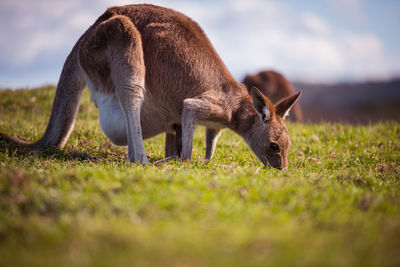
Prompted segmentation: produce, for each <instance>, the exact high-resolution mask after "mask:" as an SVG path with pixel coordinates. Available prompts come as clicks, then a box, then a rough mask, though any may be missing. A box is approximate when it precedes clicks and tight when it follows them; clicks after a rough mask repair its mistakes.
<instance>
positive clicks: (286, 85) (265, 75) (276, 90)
mask: <svg viewBox="0 0 400 267" xmlns="http://www.w3.org/2000/svg"><path fill="white" fill-rule="evenodd" d="M243 83H244V85H246V88H247V90H249V92H250V91H251V88H252V87H257V88H258V89H259V90H260V92H261V93H263V94H264V95H265V96H267V97H268V98H269V99H270V100H271V101H272V103H276V102H278V101H279V100H280V99H282V98H284V97H287V96H290V95H292V94H293V93H294V89H293V86H292V85H291V84H290V82H289V81H288V80H287V79H285V77H284V76H283V75H282V74H280V73H279V72H276V71H271V70H270V71H261V72H259V73H258V74H255V75H251V74H249V75H246V77H245V78H244V80H243ZM288 117H289V119H291V120H293V121H297V122H303V112H302V111H301V107H300V104H299V103H296V104H294V106H293V107H292V109H291V111H290V116H288Z"/></svg>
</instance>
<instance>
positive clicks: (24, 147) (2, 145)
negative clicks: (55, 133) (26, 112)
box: [0, 133, 101, 162]
mask: <svg viewBox="0 0 400 267" xmlns="http://www.w3.org/2000/svg"><path fill="white" fill-rule="evenodd" d="M29 144H30V143H29V142H26V141H23V140H21V139H19V138H17V137H13V136H9V135H6V134H2V133H0V153H4V154H8V155H9V156H17V157H20V158H21V157H24V156H28V155H36V156H39V157H43V158H48V159H58V160H65V161H69V160H75V161H82V162H88V161H90V162H99V161H101V158H99V157H94V156H90V155H89V154H88V153H86V152H81V151H71V152H69V151H65V150H62V149H60V148H56V147H51V148H46V149H36V148H32V147H31V146H29Z"/></svg>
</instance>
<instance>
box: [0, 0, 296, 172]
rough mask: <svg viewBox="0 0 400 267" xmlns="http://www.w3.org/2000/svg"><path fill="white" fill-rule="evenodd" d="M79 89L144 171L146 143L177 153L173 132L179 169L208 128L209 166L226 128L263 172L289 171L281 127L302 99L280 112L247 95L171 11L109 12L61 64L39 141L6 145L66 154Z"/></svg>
mask: <svg viewBox="0 0 400 267" xmlns="http://www.w3.org/2000/svg"><path fill="white" fill-rule="evenodd" d="M85 85H87V87H88V88H89V90H90V94H91V100H92V101H93V102H94V103H95V105H96V106H97V107H98V110H99V117H100V125H101V128H102V130H103V132H104V133H105V135H106V136H107V137H108V138H109V139H110V140H111V141H112V143H114V144H116V145H128V160H129V161H131V162H136V163H142V164H148V159H147V156H146V152H145V148H144V144H143V139H146V138H150V137H152V136H155V135H157V134H160V133H163V132H166V133H167V134H168V133H169V134H171V135H170V136H169V137H168V135H167V140H166V151H167V152H169V153H175V152H174V151H175V150H176V147H177V142H175V140H172V139H173V138H171V137H175V136H173V135H172V134H173V133H174V132H175V131H177V125H181V130H179V131H178V135H180V134H181V135H182V136H181V137H179V136H178V138H176V139H178V142H180V141H179V138H181V142H182V145H181V147H182V152H181V153H182V160H190V159H191V156H192V145H193V135H194V131H195V128H196V126H197V125H199V124H200V125H205V126H206V127H207V137H206V139H207V143H210V144H211V147H208V148H207V149H208V150H209V151H208V153H209V154H210V155H211V156H212V153H213V150H214V148H215V143H216V140H217V138H218V133H219V132H220V130H221V129H222V128H229V129H232V130H233V131H235V132H236V133H237V134H239V135H240V136H242V137H243V138H244V140H245V141H246V142H247V144H248V145H249V146H250V148H251V149H252V150H253V151H254V153H255V154H256V155H257V157H258V158H259V159H260V161H261V162H262V163H263V164H264V165H267V164H268V163H269V164H270V165H272V166H273V167H275V168H280V169H282V168H286V167H287V165H288V162H287V151H288V148H289V146H290V141H289V135H288V131H287V128H286V126H285V123H284V117H285V115H286V114H287V112H288V110H289V109H290V108H291V107H292V106H293V104H294V103H295V102H296V100H297V99H298V97H299V96H300V92H299V93H296V94H294V95H292V96H290V97H287V98H285V99H283V100H281V101H280V102H278V103H277V104H276V105H272V103H271V101H270V100H269V99H268V98H267V97H266V96H264V95H263V94H262V93H261V92H260V91H259V90H258V89H256V88H253V89H252V90H251V95H250V94H248V92H247V90H246V88H245V86H244V85H243V84H241V83H239V82H237V81H236V80H235V79H234V78H233V77H232V75H231V74H230V72H229V71H228V70H227V68H226V66H225V65H224V63H223V62H222V60H221V59H220V57H219V56H218V54H217V53H216V51H215V50H214V48H213V46H212V45H211V43H210V41H209V40H208V38H207V37H206V35H205V33H204V32H203V30H202V29H201V28H200V27H199V26H198V24H197V23H195V22H194V21H192V20H191V19H190V18H188V17H186V16H185V15H183V14H181V13H179V12H176V11H174V10H171V9H167V8H163V7H158V6H154V5H147V4H141V5H128V6H122V7H112V8H109V9H107V10H106V11H105V13H103V14H102V15H101V16H100V17H99V18H98V19H97V21H96V22H95V23H94V24H93V25H92V26H91V27H90V28H89V29H88V30H87V31H86V32H85V33H84V34H83V35H82V36H81V38H80V39H79V40H78V42H77V43H76V44H75V46H74V47H73V49H72V51H71V53H70V55H69V56H68V57H67V59H66V62H65V64H64V67H63V70H62V73H61V76H60V80H59V82H58V85H57V89H56V95H55V98H54V103H53V108H52V112H51V117H50V121H49V124H48V126H47V129H46V131H45V133H44V135H43V137H42V138H41V139H40V140H39V141H37V142H34V143H29V142H26V141H23V140H21V139H18V138H16V137H11V136H8V135H4V134H3V135H2V137H3V139H7V140H10V141H11V142H15V143H17V144H20V145H24V146H28V147H31V148H34V149H42V148H47V147H63V146H64V145H65V143H66V141H67V139H68V137H69V135H70V133H71V131H72V128H73V125H74V122H75V119H76V115H77V112H78V107H79V103H80V99H81V95H82V92H83V89H84V87H85ZM178 127H180V126H178ZM174 139H175V138H174ZM171 151H173V152H171Z"/></svg>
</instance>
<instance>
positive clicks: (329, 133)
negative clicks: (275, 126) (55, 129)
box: [0, 87, 400, 266]
mask: <svg viewBox="0 0 400 267" xmlns="http://www.w3.org/2000/svg"><path fill="white" fill-rule="evenodd" d="M53 97H54V88H53V87H44V88H39V89H36V90H17V91H8V90H3V91H0V132H5V133H9V134H12V135H16V136H19V137H21V138H24V139H27V140H31V141H33V140H37V139H38V138H39V137H40V136H41V135H42V134H43V131H44V129H45V127H46V126H47V122H48V119H49V117H50V110H51V104H52V99H53ZM288 128H289V132H290V135H291V140H292V144H293V145H292V148H291V150H290V154H289V163H290V167H289V170H288V171H286V172H279V171H276V170H273V169H263V168H262V166H261V163H260V162H259V161H258V160H257V158H256V157H255V156H254V155H253V154H252V152H251V151H250V149H249V148H248V147H247V146H246V144H245V143H244V141H243V140H241V138H240V137H239V136H237V135H236V134H234V133H232V132H231V131H224V132H223V134H222V136H221V137H220V139H219V142H218V145H217V149H216V153H215V157H214V159H213V160H212V161H211V162H209V163H203V161H202V157H203V154H204V150H205V147H204V142H203V139H204V129H203V128H199V129H198V131H197V132H196V136H195V140H194V156H193V160H192V161H191V162H184V163H182V162H180V161H178V160H175V161H170V162H166V163H164V164H162V165H161V166H147V167H143V166H140V165H134V164H129V163H128V162H127V161H126V154H127V153H126V152H127V149H126V148H124V147H116V146H113V145H112V144H111V143H110V142H109V141H108V140H107V139H106V138H105V136H104V135H103V133H102V132H101V129H100V127H99V124H98V113H97V109H96V108H95V107H94V105H93V104H92V103H90V101H89V94H88V92H85V94H84V97H83V100H82V104H81V107H80V113H79V116H78V119H77V123H76V125H75V128H74V131H73V133H72V135H71V137H70V139H69V141H68V143H67V145H66V146H65V148H64V149H62V150H47V151H42V152H26V151H25V152H24V151H20V150H15V149H13V148H12V147H9V146H7V145H6V144H5V143H1V141H0V266H131V265H137V266H164V265H168V266H269V265H272V266H287V265H294V266H321V265H322V266H399V265H400V179H399V177H400V174H399V171H400V170H399V168H400V164H399V163H400V141H399V140H400V124H399V123H396V122H382V123H377V124H371V125H366V126H351V125H343V124H330V123H319V124H304V125H301V124H294V123H291V124H288ZM163 146H164V136H162V135H160V136H157V137H155V138H152V139H149V140H146V141H145V147H146V151H147V153H148V156H149V158H150V160H151V161H155V160H158V159H161V158H162V157H163V151H164V150H163Z"/></svg>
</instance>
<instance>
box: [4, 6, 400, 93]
mask: <svg viewBox="0 0 400 267" xmlns="http://www.w3.org/2000/svg"><path fill="white" fill-rule="evenodd" d="M132 3H143V1H135V0H131V1H118V0H97V1H95V0H86V1H83V0H81V1H79V0H68V1H65V0H35V1H32V0H0V88H19V87H35V86H40V85H43V84H49V83H51V84H56V83H57V81H58V78H59V75H60V73H61V70H62V66H63V63H64V61H65V59H66V57H67V55H68V54H69V52H70V51H71V49H72V47H73V45H74V44H75V42H76V41H77V40H78V39H79V37H80V36H81V35H82V34H83V32H84V31H85V30H86V29H87V28H88V27H89V26H90V25H91V24H93V22H94V21H95V20H96V18H97V17H98V16H100V15H101V14H102V13H103V12H104V11H105V9H106V8H107V7H110V6H115V5H125V4H132ZM146 3H152V4H157V5H161V6H165V7H169V8H172V9H175V10H177V11H180V12H182V13H184V14H186V15H187V16H189V17H191V18H192V19H194V20H195V21H196V22H197V23H198V24H199V25H200V26H201V27H202V28H203V29H204V31H205V33H206V34H207V36H208V37H209V39H210V40H211V42H212V44H213V45H214V47H215V48H216V50H217V52H218V53H219V55H220V56H221V58H222V60H223V61H224V62H225V64H226V65H227V67H228V69H229V70H230V71H231V72H232V74H233V75H234V77H235V78H236V79H238V80H239V81H241V80H242V79H243V77H244V76H245V75H246V74H248V73H256V72H258V71H261V70H266V69H274V70H277V71H280V72H281V73H283V74H284V75H285V76H287V77H288V78H289V79H290V80H292V81H305V82H314V83H315V82H323V83H336V82H359V81H365V80H388V79H391V78H395V77H400V45H399V44H400V1H398V0H380V1H377V0H303V1H298V0H280V1H278V0H231V1H228V0H220V1H218V0H215V1H211V0H202V1H201V0H186V1H183V0H170V1H169V0H157V1H146Z"/></svg>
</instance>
